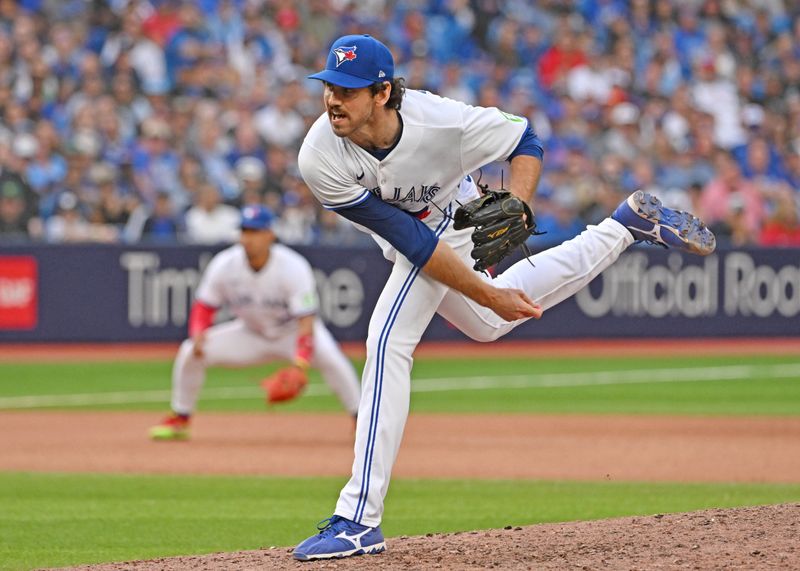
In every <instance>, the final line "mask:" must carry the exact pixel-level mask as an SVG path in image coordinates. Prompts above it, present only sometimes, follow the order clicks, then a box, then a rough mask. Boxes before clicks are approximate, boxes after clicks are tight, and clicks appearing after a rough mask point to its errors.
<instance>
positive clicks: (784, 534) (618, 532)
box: [76, 504, 800, 571]
mask: <svg viewBox="0 0 800 571" xmlns="http://www.w3.org/2000/svg"><path fill="white" fill-rule="evenodd" d="M799 521H800V504H784V505H776V506H765V507H752V508H739V509H731V510H705V511H699V512H692V513H686V514H670V515H656V516H650V517H625V518H618V519H610V520H601V521H586V522H575V523H561V524H544V525H534V526H529V527H514V528H512V527H511V526H508V527H507V528H506V529H503V530H491V531H472V532H466V533H460V534H459V533H457V534H435V535H430V536H429V537H400V538H395V539H392V540H389V542H388V550H387V551H386V552H384V553H381V554H380V555H374V556H364V557H355V558H350V559H346V560H341V561H327V562H310V563H300V562H296V561H294V560H292V559H291V556H290V555H289V551H290V550H288V549H282V548H281V549H278V548H273V549H270V548H268V547H265V548H264V549H262V550H259V551H241V552H238V553H216V554H212V555H204V556H197V557H172V558H168V559H166V558H165V559H154V560H151V561H136V562H130V563H119V564H113V565H91V566H85V567H78V568H76V569H82V570H85V571H112V570H131V571H133V570H135V571H183V570H189V569H196V570H201V571H212V570H213V571H217V570H227V569H270V570H277V569H290V570H300V569H302V570H309V571H310V570H316V569H347V570H360V571H364V570H374V569H377V570H383V569H392V570H394V569H459V570H462V569H463V570H467V569H468V570H472V569H492V568H494V569H545V570H548V569H558V570H562V569H578V570H589V569H603V570H606V571H617V570H619V571H630V570H636V569H641V570H644V569H715V570H719V569H742V570H752V569H800V544H798V541H797V539H798V535H800V523H798V522H799Z"/></svg>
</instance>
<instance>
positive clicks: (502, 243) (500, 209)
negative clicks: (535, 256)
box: [453, 187, 539, 272]
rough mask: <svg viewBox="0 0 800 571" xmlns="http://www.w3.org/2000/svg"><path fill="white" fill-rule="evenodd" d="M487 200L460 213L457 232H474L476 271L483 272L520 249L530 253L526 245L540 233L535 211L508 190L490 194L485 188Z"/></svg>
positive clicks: (468, 205) (460, 209)
mask: <svg viewBox="0 0 800 571" xmlns="http://www.w3.org/2000/svg"><path fill="white" fill-rule="evenodd" d="M482 190H483V192H484V194H483V196H481V197H480V198H476V199H475V200H472V201H470V202H468V203H466V204H464V205H461V206H459V207H458V209H457V210H456V213H455V216H454V217H453V228H454V229H456V230H462V229H464V228H469V227H470V226H472V227H474V228H475V230H473V231H472V243H473V244H474V247H473V248H472V253H471V254H470V255H471V256H472V258H473V259H474V260H475V265H474V266H473V268H475V270H477V271H479V272H482V271H484V270H486V269H487V268H489V267H491V266H493V265H495V264H496V263H498V262H499V261H500V260H502V259H503V258H505V257H506V256H507V255H508V254H510V253H511V252H513V251H514V249H515V248H516V247H517V246H523V248H525V250H526V253H527V254H528V255H530V251H528V250H527V247H526V246H525V241H526V240H527V239H528V237H529V236H531V235H532V234H538V233H539V232H536V219H535V218H534V216H533V212H532V211H531V207H530V206H528V205H527V204H526V203H525V202H523V201H522V200H521V199H520V198H518V197H516V196H514V195H513V194H511V193H510V192H508V191H506V190H489V189H488V188H485V187H482ZM523 215H524V219H523Z"/></svg>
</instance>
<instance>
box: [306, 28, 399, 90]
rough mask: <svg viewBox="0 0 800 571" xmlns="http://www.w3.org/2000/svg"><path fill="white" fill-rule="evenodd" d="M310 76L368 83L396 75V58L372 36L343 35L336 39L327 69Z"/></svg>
mask: <svg viewBox="0 0 800 571" xmlns="http://www.w3.org/2000/svg"><path fill="white" fill-rule="evenodd" d="M308 77H309V78H310V79H319V80H320V81H325V82H327V83H331V84H333V85H339V86H341V87H348V88H352V89H357V88H359V87H368V86H369V85H372V84H373V83H378V82H381V81H391V80H392V79H393V78H394V58H392V53H391V52H390V51H389V48H387V47H386V46H385V45H383V44H382V43H381V42H379V41H378V40H376V39H375V38H373V37H372V36H369V35H366V34H361V35H351V36H342V37H341V38H339V39H338V40H336V41H335V42H333V45H332V46H331V51H330V52H329V53H328V60H327V61H326V63H325V69H324V70H323V71H321V72H319V73H315V74H314V75H309V76H308Z"/></svg>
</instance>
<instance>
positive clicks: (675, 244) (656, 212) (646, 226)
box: [611, 190, 717, 256]
mask: <svg viewBox="0 0 800 571" xmlns="http://www.w3.org/2000/svg"><path fill="white" fill-rule="evenodd" d="M611 218H612V219H614V220H616V221H617V222H619V223H620V224H622V225H623V226H625V228H627V229H628V230H629V231H630V233H631V234H633V238H634V239H635V240H636V241H644V242H650V243H653V244H660V245H662V246H666V247H668V248H677V249H678V250H683V251H684V252H690V253H692V254H698V255H700V256H707V255H709V254H710V253H711V252H713V251H714V248H716V246H717V241H716V238H714V233H713V232H711V230H709V229H708V228H706V225H705V224H703V222H702V221H701V220H700V219H699V218H697V217H696V216H693V215H692V214H689V213H688V212H682V211H680V210H672V209H671V208H667V207H666V206H664V205H663V204H661V201H660V200H659V199H658V198H656V197H655V196H653V195H651V194H647V193H646V192H644V191H641V190H637V191H636V192H634V193H633V194H631V195H630V196H629V197H628V198H627V200H625V201H624V202H623V203H622V204H620V205H619V206H618V207H617V209H616V210H615V211H614V213H613V214H612V215H611Z"/></svg>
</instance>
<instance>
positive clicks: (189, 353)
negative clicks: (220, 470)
mask: <svg viewBox="0 0 800 571" xmlns="http://www.w3.org/2000/svg"><path fill="white" fill-rule="evenodd" d="M273 220H274V215H273V214H272V212H271V211H270V210H269V209H268V208H266V207H264V206H246V207H245V208H244V209H243V210H242V221H241V229H242V232H241V238H240V239H239V244H236V245H234V246H231V247H230V248H227V249H225V250H223V251H221V252H219V253H218V254H217V255H216V256H214V258H213V259H212V260H211V262H210V263H209V264H208V268H207V269H206V271H205V273H204V275H203V278H202V279H201V281H200V285H199V286H198V288H197V293H196V295H195V298H196V299H195V302H194V305H193V306H192V311H191V314H190V318H189V339H187V340H185V341H184V342H183V344H182V345H181V347H180V349H179V350H178V355H177V356H176V358H175V364H174V367H173V370H172V414H171V415H170V416H168V417H167V418H166V419H164V420H163V421H162V422H161V423H160V424H158V425H157V426H154V427H153V428H151V429H150V436H151V437H152V438H153V439H155V440H180V439H186V438H188V437H189V420H190V417H191V415H192V412H193V411H194V409H195V406H196V405H197V399H198V397H199V394H200V389H201V388H202V386H203V382H204V381H205V377H206V368H207V367H213V366H225V367H246V366H250V365H256V364H261V363H268V362H271V361H275V360H286V361H290V362H291V363H292V365H291V366H289V367H286V368H284V369H281V370H280V371H278V372H277V373H276V374H275V375H273V376H272V377H270V378H268V379H266V380H265V381H264V383H263V385H262V386H263V387H264V389H265V390H266V398H267V402H269V403H275V402H280V401H285V400H290V399H292V398H294V397H296V396H298V395H299V394H300V393H301V392H302V390H303V388H304V387H305V385H306V382H307V379H306V369H308V367H316V368H318V369H319V370H320V372H321V373H322V377H323V378H324V379H325V382H326V383H328V385H330V387H331V389H333V392H334V393H336V396H337V397H339V400H340V401H341V402H342V405H343V406H344V408H345V409H346V410H347V411H348V412H349V413H350V414H352V415H355V414H356V413H357V411H358V402H359V393H360V387H359V382H358V377H357V376H356V373H355V371H354V370H353V366H352V365H351V364H350V361H348V359H347V357H345V356H344V354H343V353H342V352H341V350H340V349H339V346H338V345H337V343H336V341H335V340H334V339H333V337H332V336H331V334H330V332H329V331H328V329H327V328H326V327H325V325H324V324H323V323H322V320H321V319H319V317H318V316H317V310H318V301H317V292H316V285H315V281H314V275H313V273H312V270H311V266H310V265H309V263H308V262H307V261H306V260H305V258H303V257H302V256H301V255H300V254H298V253H297V252H295V251H293V250H291V249H289V248H287V247H286V246H283V245H281V244H275V243H274V241H275V234H274V233H273V232H272V230H271V227H272V222H273ZM222 306H227V307H229V308H230V309H231V310H232V312H233V313H234V315H235V316H236V318H235V319H234V320H233V321H229V322H226V323H221V324H219V325H212V323H213V321H214V315H215V314H216V311H217V310H218V309H219V308H220V307H222Z"/></svg>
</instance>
